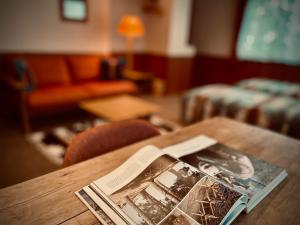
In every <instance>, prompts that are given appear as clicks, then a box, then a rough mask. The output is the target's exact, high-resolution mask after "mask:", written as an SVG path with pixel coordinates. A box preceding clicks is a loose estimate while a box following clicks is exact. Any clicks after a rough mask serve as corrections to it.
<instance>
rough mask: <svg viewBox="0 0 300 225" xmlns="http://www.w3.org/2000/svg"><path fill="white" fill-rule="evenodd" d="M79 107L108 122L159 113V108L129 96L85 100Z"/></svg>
mask: <svg viewBox="0 0 300 225" xmlns="http://www.w3.org/2000/svg"><path fill="white" fill-rule="evenodd" d="M79 107H80V108H81V109H83V110H85V111H87V112H89V113H92V114H94V115H96V116H98V117H101V118H105V119H108V120H110V121H121V120H127V119H134V118H138V117H144V116H149V115H152V114H153V113H155V112H158V111H159V106H157V105H155V104H153V103H151V102H148V101H145V100H143V99H141V98H138V97H134V96H131V95H118V96H113V97H107V98H99V99H92V100H85V101H82V102H80V103H79Z"/></svg>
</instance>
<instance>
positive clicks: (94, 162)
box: [0, 118, 300, 225]
mask: <svg viewBox="0 0 300 225" xmlns="http://www.w3.org/2000/svg"><path fill="white" fill-rule="evenodd" d="M198 134H206V135H208V136H210V137H213V138H216V139H217V140H219V141H220V142H223V143H226V144H227V145H229V146H231V147H235V148H239V149H242V151H244V152H247V153H250V154H252V155H254V156H256V157H258V158H261V159H264V160H267V161H269V162H271V163H274V164H277V165H278V166H281V167H284V168H286V169H287V171H288V174H289V176H288V178H287V179H286V180H285V181H284V182H283V183H282V184H280V185H279V186H278V187H277V188H276V189H275V190H274V191H273V192H272V193H271V194H270V195H269V196H268V197H267V198H265V199H264V200H263V201H262V202H261V203H260V204H259V205H257V207H256V208H255V209H254V210H253V211H251V213H250V214H248V215H245V214H243V215H240V216H239V217H238V219H237V220H236V221H235V222H234V223H233V224H299V222H300V195H299V193H298V191H299V190H300V179H299V178H300V176H299V175H298V172H299V169H300V142H299V141H296V140H295V139H292V138H288V137H285V136H282V135H279V134H276V133H273V132H270V131H267V130H263V129H260V128H256V127H253V126H249V125H246V124H243V123H239V122H235V121H232V120H229V119H225V118H214V119H210V120H206V121H204V122H201V123H198V124H195V125H192V126H189V127H187V128H184V129H182V130H180V131H178V132H175V133H171V134H168V135H165V136H160V137H155V138H151V139H148V140H146V141H143V142H139V143H137V144H134V145H130V146H127V147H124V148H122V149H119V150H116V151H114V152H110V153H108V154H105V155H102V156H99V157H96V158H94V159H91V160H88V161H85V162H82V163H79V164H76V165H74V166H70V167H68V168H64V169H61V170H59V171H56V172H53V173H50V174H47V175H44V176H42V177H38V178H36V179H33V180H29V181H27V182H24V183H20V184H17V185H14V186H11V187H7V188H4V189H2V190H0V224H65V225H66V224H99V223H98V221H97V219H96V218H95V217H94V216H93V215H92V214H91V213H90V212H89V211H88V210H87V208H86V207H85V206H84V205H83V204H82V203H81V202H80V201H79V200H78V199H77V197H76V196H75V195H74V191H76V190H78V189H80V188H81V187H82V186H84V185H87V184H88V183H90V182H91V181H92V180H95V179H97V178H99V177H101V176H103V175H105V174H107V173H108V172H110V171H111V170H113V169H114V168H116V167H117V166H119V165H120V164H121V163H122V162H124V161H125V160H126V159H127V158H128V157H129V156H131V155H132V154H133V153H134V152H136V151H137V150H138V149H139V148H141V147H142V146H145V145H147V144H154V145H157V146H158V147H164V146H168V145H171V144H175V143H178V142H180V141H183V140H186V139H188V138H191V137H193V136H195V135H198Z"/></svg>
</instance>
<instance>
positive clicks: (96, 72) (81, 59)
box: [67, 56, 101, 81]
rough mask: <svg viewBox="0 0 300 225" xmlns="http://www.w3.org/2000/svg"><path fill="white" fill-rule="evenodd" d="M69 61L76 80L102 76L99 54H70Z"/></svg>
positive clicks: (73, 77)
mask: <svg viewBox="0 0 300 225" xmlns="http://www.w3.org/2000/svg"><path fill="white" fill-rule="evenodd" d="M67 61H68V65H69V68H70V71H71V75H72V79H73V80H74V81H84V80H95V79H99V78H100V71H101V70H100V57H99V56H69V57H68V58H67Z"/></svg>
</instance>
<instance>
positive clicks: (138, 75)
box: [123, 69, 155, 81]
mask: <svg viewBox="0 0 300 225" xmlns="http://www.w3.org/2000/svg"><path fill="white" fill-rule="evenodd" d="M123 75H124V78H126V79H129V80H133V81H152V80H153V79H154V77H155V76H154V74H153V73H149V72H141V71H137V70H129V69H124V71H123Z"/></svg>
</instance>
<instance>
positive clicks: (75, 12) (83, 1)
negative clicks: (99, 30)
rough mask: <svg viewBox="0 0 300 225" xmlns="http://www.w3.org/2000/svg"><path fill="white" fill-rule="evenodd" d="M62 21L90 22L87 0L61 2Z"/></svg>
mask: <svg viewBox="0 0 300 225" xmlns="http://www.w3.org/2000/svg"><path fill="white" fill-rule="evenodd" d="M60 14H61V18H62V20H67V21H74V22H86V21H87V20H88V2H87V0H60Z"/></svg>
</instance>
